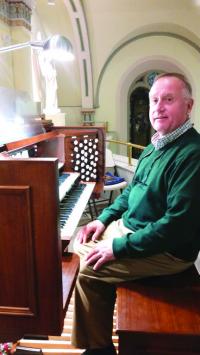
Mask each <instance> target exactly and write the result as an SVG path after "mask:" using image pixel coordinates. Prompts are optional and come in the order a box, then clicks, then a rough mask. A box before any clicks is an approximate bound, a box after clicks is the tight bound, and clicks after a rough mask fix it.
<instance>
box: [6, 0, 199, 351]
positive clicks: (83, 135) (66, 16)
mask: <svg viewBox="0 0 200 355" xmlns="http://www.w3.org/2000/svg"><path fill="white" fill-rule="evenodd" d="M199 19H200V0H167V1H166V0H1V1H0V61H1V66H0V68H1V69H0V70H1V76H0V154H1V153H2V155H3V157H0V204H1V205H2V208H1V212H0V226H1V227H0V269H1V272H0V274H1V276H0V280H1V281H0V282H1V292H0V293H1V294H2V295H0V354H2V355H3V354H11V353H12V352H9V350H8V351H7V350H5V349H3V344H5V343H6V344H8V343H12V344H14V345H13V346H14V348H15V349H16V346H17V347H18V348H19V349H18V351H20V347H21V348H22V350H21V351H23V347H24V348H25V349H27V348H30V349H31V350H30V349H29V350H28V349H27V350H26V351H27V354H28V353H30V354H32V353H33V354H34V351H35V352H38V353H39V350H40V349H42V350H41V352H40V353H44V354H46V355H49V354H54V355H57V354H71V355H72V354H81V350H78V349H74V348H73V347H72V346H71V345H70V329H71V328H70V327H71V318H72V311H71V309H72V308H73V307H72V304H73V288H74V284H75V280H76V275H77V272H78V259H77V258H76V256H75V255H74V253H73V238H74V235H75V231H76V228H79V227H80V226H81V225H83V224H84V223H86V222H87V221H90V220H92V219H95V218H96V217H97V216H98V213H99V211H100V210H101V209H102V208H103V207H105V205H107V204H109V203H110V202H111V200H109V198H110V199H111V198H112V199H114V198H115V197H116V196H117V195H118V194H120V192H121V191H122V189H123V188H124V187H126V186H127V184H128V183H130V182H131V181H132V178H133V175H134V172H135V169H136V166H137V161H138V158H139V156H140V154H141V153H142V151H143V149H144V147H146V146H147V145H148V144H149V143H150V142H151V136H152V135H153V133H154V131H153V129H152V128H151V125H150V121H149V90H150V88H151V86H152V83H153V80H154V78H155V76H156V75H158V74H162V73H165V72H178V73H181V74H184V75H185V76H186V77H187V78H188V79H189V81H190V83H191V86H192V89H193V98H194V107H193V110H192V114H191V121H192V123H193V125H194V127H195V128H196V130H197V131H198V132H199V133H200V105H199V102H200V82H199V78H200V26H199ZM53 42H54V44H55V46H56V49H58V47H59V50H60V52H59V54H55V53H54V52H53V50H52V51H51V53H50V50H49V47H50V46H51V43H53ZM56 49H55V51H56ZM64 51H67V54H68V57H66V58H65V53H64ZM54 55H55V56H54ZM56 55H57V56H56ZM83 156H84V157H85V158H84V159H82V157H83ZM10 158H11V159H10ZM108 171H109V172H111V174H112V175H114V176H115V177H117V178H118V179H119V177H120V178H121V180H119V181H118V182H119V183H118V184H116V185H115V186H114V187H113V186H112V187H110V186H109V182H108V183H107V186H106V183H105V179H108V181H109V179H110V178H111V177H112V176H110V175H109V174H110V173H109V174H107V172H108ZM67 179H68V182H67V183H66V180H67ZM79 179H81V181H84V183H83V184H82V185H81V184H80V185H81V186H79V188H80V193H79V195H78V198H80V195H81V194H83V196H82V200H81V207H79V208H78V209H77V210H76V212H75V211H74V212H73V213H74V214H73V216H71V217H70V220H69V222H68V224H67V226H66V225H65V218H66V213H65V209H66V206H69V205H70V204H72V203H74V199H75V200H76V199H78V198H77V197H76V193H77V192H75V191H74V194H73V196H69V193H68V192H69V189H70V188H71V186H72V185H73V184H75V185H76V187H77V185H78V183H77V181H78V180H79ZM69 181H70V188H69V185H67V184H69ZM87 183H88V184H87ZM61 186H62V187H61ZM66 193H68V195H67V198H65V197H64V196H65V194H66ZM110 193H111V194H110ZM112 193H113V194H112ZM71 201H72V202H71ZM75 203H76V202H75ZM70 213H71V212H70ZM60 230H61V231H60ZM195 267H196V270H197V273H200V257H198V258H197V260H196V263H195ZM192 280H193V276H192ZM195 280H196V276H195ZM195 282H196V285H197V284H198V287H197V286H196V288H195V289H194V290H193V289H192V293H190V292H189V287H187V288H186V289H183V293H184V291H185V294H188V297H189V298H190V302H191V303H193V302H194V303H195V302H196V299H194V298H193V299H192V297H196V298H197V297H198V296H199V293H200V287H199V280H197V281H195ZM175 283H176V281H175ZM175 283H174V284H175ZM181 285H182V284H181ZM147 287H148V286H147ZM155 287H156V286H155ZM170 287H172V286H170ZM144 292H145V291H144ZM152 292H153V291H152ZM160 292H161V293H162V291H160ZM122 295H124V293H123V292H122ZM171 295H174V299H175V298H177V296H176V293H175V292H173V290H172V291H171ZM129 297H131V296H130V295H129ZM152 297H153V296H152ZM163 297H164V296H163ZM180 297H181V296H180ZM122 299H123V297H122ZM120 300H121V299H120ZM169 300H170V296H169V297H168V298H166V299H165V298H163V299H162V300H161V301H160V302H161V303H163V304H164V303H166V304H167V305H168V306H169V304H170V301H169ZM155 301H158V300H155ZM120 302H122V301H119V302H118V304H117V306H118V307H121V303H120ZM176 302H177V304H178V301H177V300H176ZM176 302H175V301H174V303H173V308H169V307H168V308H167V310H168V312H169V313H170V312H172V314H173V312H175V311H174V309H175V305H176V306H177V304H175V303H176ZM183 303H184V302H183ZM130 304H131V303H130ZM155 307H156V306H155V304H154V305H153V304H151V312H152V314H153V313H155V312H156V311H155ZM178 307H179V308H180V307H181V303H180V305H179V304H178ZM194 307H195V306H194ZM153 308H154V310H153ZM189 308H190V314H189V313H187V314H186V315H185V313H184V312H186V306H185V307H184V306H183V307H182V308H181V310H182V313H181V312H180V317H183V319H185V320H186V322H187V324H190V323H189V322H190V320H189V316H191V312H193V313H192V317H193V322H194V323H195V322H196V324H197V323H198V327H199V328H198V331H197V330H196V329H197V326H196V328H195V327H194V329H193V333H189V330H188V329H189V326H188V327H187V331H188V333H187V337H185V338H186V340H184V342H183V339H182V338H180V342H183V344H186V345H185V347H186V350H185V352H183V350H178V349H179V348H178V347H179V345H178V344H179V338H178V336H177V339H175V338H176V335H174V338H173V339H175V340H173V341H174V344H175V345H174V350H172V351H171V350H169V351H168V350H163V348H162V346H161V348H162V350H155V349H154V350H151V343H152V342H153V341H151V335H152V333H151V332H150V333H149V334H150V335H149V334H148V337H147V338H145V339H146V340H145V342H146V343H145V344H146V345H145V347H144V349H143V350H138V352H137V351H136V352H134V351H133V350H131V349H132V348H131V346H132V345H130V346H128V345H127V346H126V345H125V348H124V343H123V342H126V341H128V342H129V341H130V344H132V343H131V341H132V340H131V339H129V335H130V332H128V335H127V334H126V336H124V334H125V333H126V331H124V330H123V331H122V332H120V324H121V323H120V321H119V320H117V310H115V321H114V329H113V339H114V343H115V344H116V349H118V351H119V355H134V354H136V355H145V354H146V355H178V354H179V355H197V354H200V352H199V351H200V348H199V345H198V344H199V343H200V313H199V312H200V309H199V308H198V307H197V305H196V309H195V308H194V309H195V311H194V309H193V307H192V305H191V304H190V306H189ZM124 309H125V308H124ZM144 309H145V308H144ZM197 309H198V311H199V312H198V311H197ZM188 312H189V311H188ZM170 314H171V313H170ZM181 314H182V315H181ZM152 317H153V316H152ZM184 317H185V318H184ZM152 319H153V318H152ZM155 319H156V316H155ZM171 319H172V318H171ZM173 322H175V320H174V319H173ZM191 323H192V322H191ZM184 331H185V330H184ZM187 331H186V332H187ZM144 332H145V331H144ZM155 332H156V331H155V330H153V333H155ZM166 332H167V331H166V329H165V330H164V335H163V339H162V338H161V340H160V341H161V343H162V341H163V343H164V342H165V341H166V343H167V342H168V343H169V342H170V341H171V338H170V336H169V338H167V337H166V339H165V335H166ZM68 333H69V334H68ZM158 333H159V332H158ZM24 334H31V335H32V336H30V337H29V336H27V337H24V338H23V336H24ZM38 334H39V335H41V334H44V336H43V337H42V336H39V335H38ZM141 334H143V331H141V332H140V330H139V331H138V334H136V335H135V337H137V336H138V339H139V338H140V336H141V339H143V338H142V335H141ZM188 334H189V335H188ZM184 335H185V334H184ZM123 336H124V338H123ZM152 337H153V338H154V337H155V334H153V336H152ZM119 339H121V343H120V344H118V343H119ZM155 339H156V337H155ZM188 344H189V345H188ZM191 344H192V345H191ZM190 346H191V349H192V346H194V350H191V349H190ZM187 347H188V349H190V350H188V351H187ZM161 348H159V349H161ZM152 349H153V347H152ZM195 349H196V350H195ZM4 350H5V351H4ZM6 351H7V352H6ZM28 351H29V352H28ZM31 351H32V352H31ZM16 354H17V351H16ZM19 354H21V353H20V352H19Z"/></svg>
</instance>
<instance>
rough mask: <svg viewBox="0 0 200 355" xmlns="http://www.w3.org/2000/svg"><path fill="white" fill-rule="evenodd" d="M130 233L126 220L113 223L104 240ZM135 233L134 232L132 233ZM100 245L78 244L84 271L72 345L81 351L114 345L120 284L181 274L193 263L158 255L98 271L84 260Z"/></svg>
mask: <svg viewBox="0 0 200 355" xmlns="http://www.w3.org/2000/svg"><path fill="white" fill-rule="evenodd" d="M127 232H130V230H129V229H127V228H126V227H125V226H124V225H123V222H122V220H118V221H114V222H112V223H111V224H110V225H109V226H108V227H107V229H106V230H105V232H104V234H103V235H102V239H105V238H109V236H115V237H121V236H123V235H124V234H126V233H127ZM131 232H132V231H131ZM95 244H96V242H92V241H90V242H89V243H86V244H84V245H83V244H81V245H80V244H79V243H78V242H75V245H74V249H75V252H76V253H78V255H79V256H80V271H79V275H78V278H77V282H76V287H75V305H74V313H73V317H74V319H73V331H72V344H73V345H74V346H75V347H77V348H82V349H85V348H87V349H91V348H101V347H105V346H108V345H109V344H111V342H112V327H113V311H114V305H115V299H116V284H118V283H120V282H123V281H128V280H135V279H139V278H144V277H148V276H158V275H167V274H174V273H178V272H181V271H183V270H185V269H187V268H188V267H189V266H191V265H192V264H193V263H191V262H185V261H183V260H180V259H177V258H175V257H173V256H172V255H170V254H167V253H165V254H157V255H153V256H151V257H146V258H143V259H134V258H122V259H116V260H112V261H110V262H108V263H106V264H104V265H103V266H102V267H101V268H100V269H99V270H97V271H94V270H93V269H92V267H91V266H85V264H84V260H83V259H84V257H85V255H86V254H87V253H88V251H89V250H91V248H93V247H94V245H95Z"/></svg>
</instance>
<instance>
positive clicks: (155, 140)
mask: <svg viewBox="0 0 200 355" xmlns="http://www.w3.org/2000/svg"><path fill="white" fill-rule="evenodd" d="M192 126H193V124H192V123H191V121H190V120H187V121H186V122H185V123H184V124H183V125H182V126H180V127H178V128H177V129H175V131H173V132H170V133H168V134H166V135H164V136H162V137H159V133H158V132H156V133H155V134H154V135H153V136H152V138H151V143H152V144H153V145H154V147H155V149H156V150H158V149H161V148H163V147H164V146H165V145H167V144H168V143H170V142H173V141H175V139H177V138H178V137H180V136H181V135H182V134H183V133H185V132H186V131H187V130H188V129H190V128H192Z"/></svg>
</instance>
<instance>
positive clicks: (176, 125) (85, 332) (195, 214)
mask: <svg viewBox="0 0 200 355" xmlns="http://www.w3.org/2000/svg"><path fill="white" fill-rule="evenodd" d="M149 98H150V121H151V124H152V126H153V128H154V129H155V131H156V133H155V134H154V135H153V137H152V142H151V144H150V145H149V146H147V147H146V148H145V150H144V151H143V153H142V154H141V156H140V159H139V162H138V166H137V169H136V172H135V175H134V178H133V181H132V183H131V184H130V185H129V187H128V188H127V189H126V190H125V191H124V192H123V193H122V195H120V196H119V197H117V198H116V199H115V201H114V203H113V204H112V205H111V206H109V207H108V208H106V209H104V210H103V212H102V213H101V215H100V216H99V217H98V220H96V221H93V222H91V223H89V224H88V225H86V226H84V227H83V228H82V229H81V231H80V232H79V233H78V235H77V238H76V250H77V253H78V254H79V255H80V259H81V263H80V272H79V275H78V279H77V283H76V288H75V309H74V325H73V334H72V343H73V344H74V345H75V346H76V347H79V348H84V349H86V350H85V351H84V354H85V355H98V354H99V355H100V354H102V355H106V354H108V355H112V354H116V352H115V348H114V346H113V344H112V319H113V309H114V304H115V298H116V284H118V283H120V282H123V281H127V280H135V279H138V278H144V277H148V276H154V275H166V274H174V273H178V272H181V271H183V270H185V269H187V268H188V267H190V266H191V265H192V264H193V263H194V261H195V259H196V258H197V255H198V252H199V249H200V218H199V206H200V135H199V134H198V133H197V132H196V130H195V129H194V128H193V127H192V123H191V122H190V119H189V116H190V112H191V109H192V106H193V99H192V89H191V86H190V84H189V83H188V81H187V79H186V78H185V77H184V76H183V75H180V74H176V73H167V74H162V75H160V76H158V77H157V78H156V79H155V81H154V84H153V86H152V88H151V90H150V94H149Z"/></svg>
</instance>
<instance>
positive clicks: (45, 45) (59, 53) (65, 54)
mask: <svg viewBox="0 0 200 355" xmlns="http://www.w3.org/2000/svg"><path fill="white" fill-rule="evenodd" d="M26 47H31V48H33V49H43V50H44V51H45V52H46V54H47V55H48V57H49V59H50V60H59V61H71V60H73V59H74V54H73V48H72V45H71V42H70V41H69V40H68V39H67V38H66V37H64V36H61V35H54V36H52V37H49V38H48V39H47V40H45V41H29V42H24V43H17V44H11V45H9V46H5V47H0V52H3V53H5V52H10V51H14V50H16V49H22V48H26Z"/></svg>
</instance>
